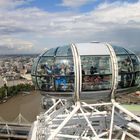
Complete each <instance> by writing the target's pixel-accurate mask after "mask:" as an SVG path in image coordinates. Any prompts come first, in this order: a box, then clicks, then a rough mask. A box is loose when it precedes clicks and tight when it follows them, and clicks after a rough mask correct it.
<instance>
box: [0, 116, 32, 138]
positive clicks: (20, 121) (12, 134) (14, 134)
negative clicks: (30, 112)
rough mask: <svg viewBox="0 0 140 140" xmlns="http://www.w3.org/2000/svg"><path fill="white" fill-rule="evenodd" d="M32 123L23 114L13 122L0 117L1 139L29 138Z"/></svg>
mask: <svg viewBox="0 0 140 140" xmlns="http://www.w3.org/2000/svg"><path fill="white" fill-rule="evenodd" d="M30 128H31V123H30V122H29V121H28V120H26V119H25V118H24V117H23V116H22V115H21V114H19V115H18V116H17V118H16V119H15V120H14V121H12V122H7V121H5V120H4V119H3V118H1V117H0V139H1V138H3V139H8V140H10V139H18V140H27V138H28V135H29V132H30Z"/></svg>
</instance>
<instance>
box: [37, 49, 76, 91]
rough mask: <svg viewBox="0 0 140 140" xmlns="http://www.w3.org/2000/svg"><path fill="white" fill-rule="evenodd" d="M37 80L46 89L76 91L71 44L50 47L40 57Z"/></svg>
mask: <svg viewBox="0 0 140 140" xmlns="http://www.w3.org/2000/svg"><path fill="white" fill-rule="evenodd" d="M36 75H37V81H38V85H39V88H40V89H42V90H44V91H56V92H57V91H62V92H63V91H64V92H65V91H74V63H73V58H72V52H71V49H70V47H69V46H65V47H60V48H59V47H58V48H55V49H50V50H49V51H48V52H46V53H45V54H44V55H43V56H41V57H40V60H39V63H38V65H37V72H36Z"/></svg>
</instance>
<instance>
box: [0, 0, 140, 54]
mask: <svg viewBox="0 0 140 140" xmlns="http://www.w3.org/2000/svg"><path fill="white" fill-rule="evenodd" d="M139 36H140V0H0V54H7V53H8V54H11V53H16V54H17V53H40V52H42V51H44V50H45V49H49V48H51V47H56V46H58V45H64V44H69V43H73V42H76V43H78V42H91V41H94V40H96V41H101V42H109V43H112V44H115V45H121V46H124V47H126V48H129V49H131V50H133V51H140V47H139V44H140V39H139Z"/></svg>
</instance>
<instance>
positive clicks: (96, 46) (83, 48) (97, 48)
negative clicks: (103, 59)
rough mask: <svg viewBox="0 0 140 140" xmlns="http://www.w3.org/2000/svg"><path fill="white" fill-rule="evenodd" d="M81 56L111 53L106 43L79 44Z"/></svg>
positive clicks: (78, 48) (77, 45)
mask: <svg viewBox="0 0 140 140" xmlns="http://www.w3.org/2000/svg"><path fill="white" fill-rule="evenodd" d="M75 46H76V47H77V50H78V53H79V55H109V54H110V52H109V50H108V48H107V46H106V45H105V44H104V43H79V44H78V43H77V44H75Z"/></svg>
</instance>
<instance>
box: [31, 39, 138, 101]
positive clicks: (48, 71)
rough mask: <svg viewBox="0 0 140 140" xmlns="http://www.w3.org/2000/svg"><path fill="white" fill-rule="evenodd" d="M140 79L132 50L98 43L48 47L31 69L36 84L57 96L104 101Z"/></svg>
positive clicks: (136, 61) (47, 92) (43, 92)
mask: <svg viewBox="0 0 140 140" xmlns="http://www.w3.org/2000/svg"><path fill="white" fill-rule="evenodd" d="M139 79H140V61H139V58H138V57H137V56H136V55H135V54H134V53H133V52H131V51H130V50H127V49H125V48H123V47H118V46H113V45H110V44H107V43H99V42H92V43H79V44H70V45H67V46H60V47H56V48H51V49H49V50H47V51H46V52H44V53H43V54H41V55H40V56H39V57H38V58H36V60H35V62H34V64H33V68H32V80H33V83H34V84H35V86H36V87H37V88H38V89H39V90H40V91H41V93H42V94H43V95H46V96H51V97H56V98H73V97H74V96H77V98H78V99H84V100H86V99H92V100H95V101H97V100H103V101H104V100H106V99H111V96H117V95H118V94H120V93H122V92H123V91H125V92H126V91H129V90H130V89H132V88H136V87H137V86H138V84H139ZM113 90H114V91H113ZM115 91H116V92H115ZM113 93H115V95H112V94H113Z"/></svg>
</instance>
